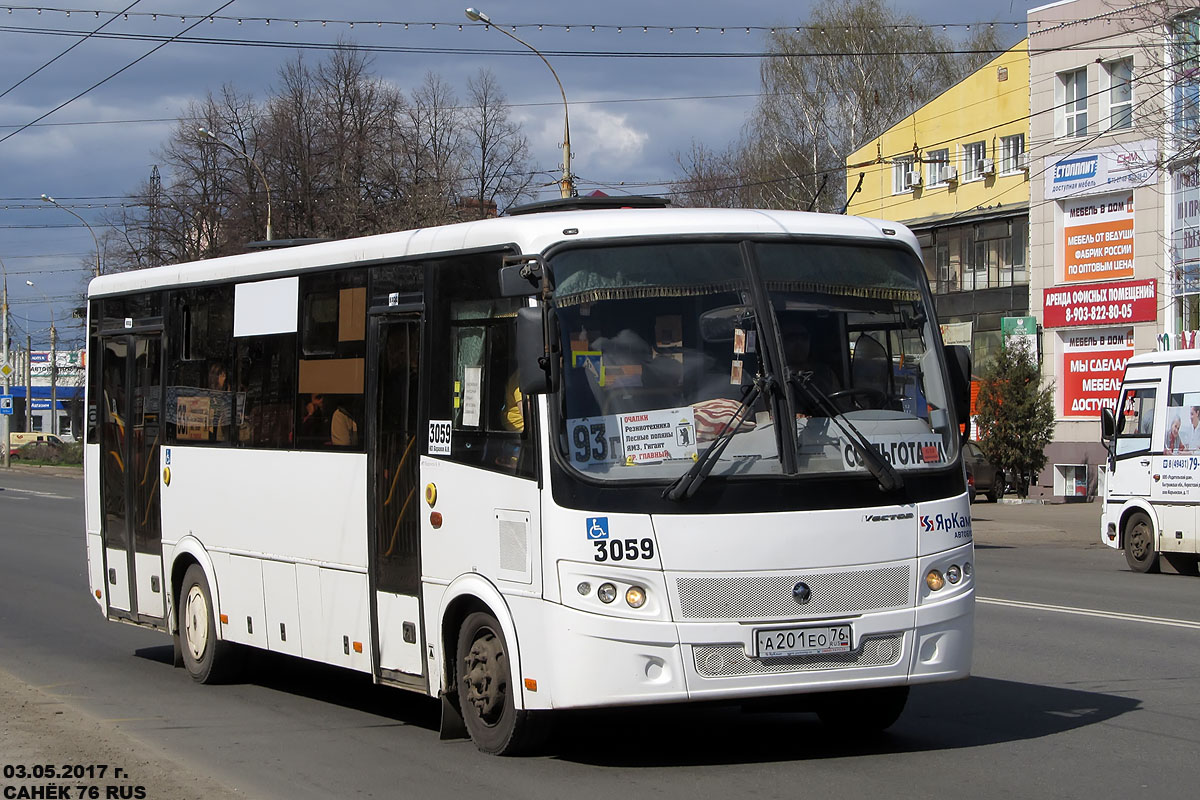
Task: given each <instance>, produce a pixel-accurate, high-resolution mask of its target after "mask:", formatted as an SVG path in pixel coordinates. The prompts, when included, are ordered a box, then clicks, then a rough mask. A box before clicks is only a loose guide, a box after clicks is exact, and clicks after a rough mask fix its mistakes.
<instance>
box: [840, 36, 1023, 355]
mask: <svg viewBox="0 0 1200 800" xmlns="http://www.w3.org/2000/svg"><path fill="white" fill-rule="evenodd" d="M1028 141H1029V53H1028V40H1025V41H1022V42H1020V43H1019V44H1017V45H1016V46H1014V47H1013V48H1011V49H1010V50H1008V51H1007V52H1005V53H1003V54H1002V55H1000V56H998V57H996V58H995V59H993V60H992V61H990V62H988V63H987V64H986V65H984V66H983V67H981V68H980V69H979V70H977V71H976V72H974V73H973V74H971V75H970V76H968V77H966V78H964V79H963V80H962V81H960V82H959V83H957V84H955V85H954V86H952V87H950V88H949V89H947V90H946V91H945V92H943V93H942V94H941V95H939V96H938V97H936V98H934V99H933V100H931V101H930V102H929V103H927V104H925V105H924V106H922V107H921V108H920V109H918V110H917V111H916V112H914V113H913V114H911V115H910V116H908V117H906V118H904V119H903V120H901V121H900V122H899V123H897V124H896V125H894V126H892V127H891V128H889V129H888V130H887V131H885V132H884V133H883V135H882V136H880V137H879V138H877V139H874V140H872V141H870V142H867V143H866V144H864V145H863V146H862V147H861V148H859V149H858V150H856V151H855V152H854V153H851V154H850V156H849V157H848V158H847V159H846V195H847V197H849V198H850V202H849V206H848V208H847V213H849V214H856V215H860V216H869V217H880V218H882V219H890V220H896V221H897V222H903V223H904V224H906V225H908V226H909V227H910V228H912V229H913V231H914V233H916V234H917V238H918V240H920V242H921V247H922V251H923V255H924V258H925V269H926V272H927V274H928V276H929V281H930V285H931V287H932V288H933V290H934V292H935V294H936V295H937V298H936V300H937V308H938V318H939V320H940V321H941V322H942V323H943V331H944V333H945V338H946V339H947V341H948V342H950V343H955V344H967V345H970V346H971V347H972V350H973V355H974V357H975V361H976V363H979V362H980V361H982V360H984V359H986V358H987V356H988V355H989V354H990V353H992V352H994V351H995V350H996V349H998V348H999V346H1000V335H1001V334H1000V329H1001V318H1002V317H1006V316H1008V317H1023V316H1026V315H1027V314H1028V313H1029V270H1028V268H1027V263H1026V254H1027V251H1028V240H1029V162H1028V155H1027V153H1026V147H1027V143H1028Z"/></svg>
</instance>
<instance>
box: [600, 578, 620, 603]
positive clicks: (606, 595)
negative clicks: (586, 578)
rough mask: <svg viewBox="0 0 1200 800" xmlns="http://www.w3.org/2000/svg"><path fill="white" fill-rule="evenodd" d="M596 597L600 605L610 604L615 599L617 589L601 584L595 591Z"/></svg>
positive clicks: (609, 584)
mask: <svg viewBox="0 0 1200 800" xmlns="http://www.w3.org/2000/svg"><path fill="white" fill-rule="evenodd" d="M596 597H599V598H600V602H601V603H611V602H612V601H613V600H616V599H617V587H616V586H613V585H612V584H611V583H602V584H600V588H599V589H597V590H596Z"/></svg>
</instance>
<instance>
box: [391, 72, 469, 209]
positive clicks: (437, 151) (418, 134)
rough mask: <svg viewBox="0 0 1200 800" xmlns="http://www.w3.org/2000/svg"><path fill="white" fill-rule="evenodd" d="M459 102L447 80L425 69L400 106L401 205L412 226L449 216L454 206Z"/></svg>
mask: <svg viewBox="0 0 1200 800" xmlns="http://www.w3.org/2000/svg"><path fill="white" fill-rule="evenodd" d="M457 104H458V100H457V98H456V97H455V95H454V90H453V89H452V88H451V87H450V86H449V84H447V83H446V82H445V81H443V80H442V79H441V78H440V77H439V76H438V75H435V74H434V73H432V72H428V73H426V74H425V80H424V82H423V83H422V84H421V86H420V87H418V88H417V89H415V90H413V91H412V93H411V96H410V98H409V102H408V104H407V105H406V106H405V107H404V109H403V110H402V111H401V114H400V118H401V121H400V135H401V140H402V142H403V148H402V151H403V156H404V157H405V163H404V169H403V173H402V174H403V178H404V186H405V187H406V196H405V200H404V207H405V212H406V214H405V216H406V218H407V220H406V221H407V222H408V223H409V224H410V225H411V226H413V227H423V226H426V225H436V224H438V223H439V222H443V221H446V220H447V219H451V218H452V217H453V215H454V210H455V208H456V207H457V203H458V195H459V187H460V186H461V183H462V178H463V171H464V170H463V162H464V158H463V133H462V120H461V117H462V112H461V110H460V109H459V108H458V106H457Z"/></svg>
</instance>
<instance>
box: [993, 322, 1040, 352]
mask: <svg viewBox="0 0 1200 800" xmlns="http://www.w3.org/2000/svg"><path fill="white" fill-rule="evenodd" d="M1037 332H1038V331H1037V319H1035V318H1034V317H1001V318H1000V334H1001V335H1002V336H1003V337H1004V346H1005V347H1023V348H1025V350H1026V352H1028V353H1029V354H1030V355H1031V356H1033V357H1034V358H1035V359H1036V358H1037Z"/></svg>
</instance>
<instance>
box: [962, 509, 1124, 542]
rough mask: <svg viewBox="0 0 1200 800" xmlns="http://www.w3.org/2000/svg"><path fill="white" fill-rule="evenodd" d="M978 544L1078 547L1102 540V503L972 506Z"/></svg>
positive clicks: (972, 517)
mask: <svg viewBox="0 0 1200 800" xmlns="http://www.w3.org/2000/svg"><path fill="white" fill-rule="evenodd" d="M971 521H972V528H973V529H974V533H975V541H976V542H978V543H980V544H1008V545H1014V544H1017V545H1029V546H1037V545H1048V544H1053V545H1078V546H1080V547H1104V545H1103V544H1102V543H1101V541H1100V503H1098V502H1093V503H1058V504H1049V503H1047V504H1042V503H1003V502H1002V503H987V502H983V501H977V502H975V503H972V504H971Z"/></svg>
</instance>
